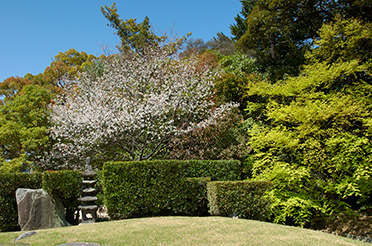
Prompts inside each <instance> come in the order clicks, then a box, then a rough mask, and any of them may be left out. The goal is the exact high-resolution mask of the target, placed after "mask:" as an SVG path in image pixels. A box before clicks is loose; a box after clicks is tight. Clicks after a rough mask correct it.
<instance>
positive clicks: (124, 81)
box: [51, 48, 236, 160]
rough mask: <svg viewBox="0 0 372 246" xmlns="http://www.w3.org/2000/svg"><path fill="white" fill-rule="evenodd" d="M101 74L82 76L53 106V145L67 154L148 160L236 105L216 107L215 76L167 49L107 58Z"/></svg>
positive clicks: (194, 61)
mask: <svg viewBox="0 0 372 246" xmlns="http://www.w3.org/2000/svg"><path fill="white" fill-rule="evenodd" d="M102 70H103V74H102V75H99V74H91V73H85V74H82V75H81V76H80V79H79V81H78V82H76V83H72V86H71V88H70V89H69V90H68V91H67V92H66V93H65V94H64V95H62V96H61V97H59V98H58V99H57V100H56V103H55V104H53V105H52V107H51V111H52V113H51V120H52V122H53V125H54V126H53V127H52V129H51V135H52V136H53V137H54V139H55V140H56V142H57V144H56V146H55V147H56V149H57V150H59V151H63V152H66V153H65V154H67V155H68V156H75V157H77V158H84V156H86V155H92V154H94V153H100V154H101V155H102V154H106V153H107V154H108V153H110V154H111V156H113V155H117V156H118V155H120V156H121V158H122V159H130V160H134V159H136V160H141V159H149V158H151V157H153V156H154V155H155V154H156V153H157V152H158V151H159V150H160V149H161V148H163V147H164V145H165V144H166V143H167V141H168V140H169V139H170V138H171V137H173V136H175V135H179V134H182V133H184V132H186V131H190V130H192V129H194V128H195V127H201V126H205V125H208V124H211V123H212V122H213V121H214V119H215V118H216V117H221V116H222V115H223V114H224V113H226V111H228V110H230V109H231V108H232V107H235V106H236V105H222V106H220V107H219V108H216V106H215V105H214V102H213V100H212V96H213V80H214V78H215V77H216V76H217V74H216V73H215V72H212V71H210V70H208V69H206V68H201V67H200V66H198V63H197V59H196V58H190V59H187V60H181V61H179V60H177V59H175V57H172V56H170V55H169V51H168V50H167V49H166V48H163V49H160V48H156V49H149V50H147V51H146V52H145V53H144V54H142V55H141V56H140V55H137V54H130V55H115V56H111V57H108V58H106V60H105V61H104V62H103V68H102ZM212 108H214V110H211V109H212ZM115 152H118V153H119V152H120V154H118V153H115Z"/></svg>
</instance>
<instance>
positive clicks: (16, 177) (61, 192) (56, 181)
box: [0, 171, 81, 231]
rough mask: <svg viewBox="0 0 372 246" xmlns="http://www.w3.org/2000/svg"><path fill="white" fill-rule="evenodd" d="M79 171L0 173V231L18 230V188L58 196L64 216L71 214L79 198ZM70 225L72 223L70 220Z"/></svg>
mask: <svg viewBox="0 0 372 246" xmlns="http://www.w3.org/2000/svg"><path fill="white" fill-rule="evenodd" d="M80 184H81V176H80V172H79V171H55V172H44V173H32V174H29V173H0V211H1V212H0V231H15V230H19V229H20V228H19V225H18V211H17V202H16V197H15V193H16V190H17V189H18V188H29V189H41V188H43V189H44V190H46V191H47V192H48V193H49V194H51V195H52V196H54V195H58V196H59V197H60V198H61V199H62V202H63V203H64V206H65V207H66V213H67V214H66V216H67V217H68V216H70V215H69V214H73V212H72V209H73V208H76V206H77V204H76V203H77V201H76V199H77V197H79V196H80ZM69 222H70V223H73V222H74V221H73V220H71V219H70V221H69Z"/></svg>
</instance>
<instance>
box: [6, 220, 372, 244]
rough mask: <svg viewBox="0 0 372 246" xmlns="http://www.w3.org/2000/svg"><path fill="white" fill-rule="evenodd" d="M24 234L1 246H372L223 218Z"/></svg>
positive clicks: (12, 236)
mask: <svg viewBox="0 0 372 246" xmlns="http://www.w3.org/2000/svg"><path fill="white" fill-rule="evenodd" d="M21 234H22V232H1V233H0V245H40V246H43V245H47V246H50V245H59V244H63V243H72V242H92V243H99V244H100V245H102V246H103V245H110V246H115V245H118V246H119V245H190V246H191V245H270V246H275V245H314V246H321V245H325V246H333V245H371V244H369V243H365V242H360V241H356V240H352V239H348V238H344V237H339V236H335V235H331V234H327V233H322V232H318V231H313V230H308V229H301V228H297V227H289V226H283V225H276V224H271V223H266V222H260V221H253V220H243V219H232V218H222V217H154V218H141V219H127V220H119V221H109V222H100V223H95V224H87V225H79V226H71V227H63V228H53V229H45V230H37V231H36V234H35V235H33V236H31V237H28V238H24V239H21V240H19V241H17V242H16V243H15V242H14V241H13V240H14V239H15V238H17V237H18V236H19V235H21Z"/></svg>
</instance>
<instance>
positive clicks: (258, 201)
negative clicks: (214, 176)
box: [207, 181, 271, 220]
mask: <svg viewBox="0 0 372 246" xmlns="http://www.w3.org/2000/svg"><path fill="white" fill-rule="evenodd" d="M270 187H271V183H270V182H267V181H224V182H220V181H217V182H210V183H208V184H207V192H208V201H209V206H210V214H211V215H217V216H230V217H233V216H238V217H239V218H245V219H256V220H267V219H268V217H269V212H270V200H269V199H268V198H267V197H266V196H264V193H265V192H266V191H267V190H268V189H270Z"/></svg>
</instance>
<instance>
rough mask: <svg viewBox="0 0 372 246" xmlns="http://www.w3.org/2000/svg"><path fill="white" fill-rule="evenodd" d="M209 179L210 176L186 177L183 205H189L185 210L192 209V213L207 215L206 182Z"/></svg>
mask: <svg viewBox="0 0 372 246" xmlns="http://www.w3.org/2000/svg"><path fill="white" fill-rule="evenodd" d="M210 181H211V178H210V177H202V178H186V186H185V187H184V189H185V190H184V191H185V194H186V201H187V202H186V204H185V206H190V208H189V209H186V210H187V211H192V212H193V214H192V215H197V216H206V215H208V214H209V213H208V199H207V183H208V182H210Z"/></svg>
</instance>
